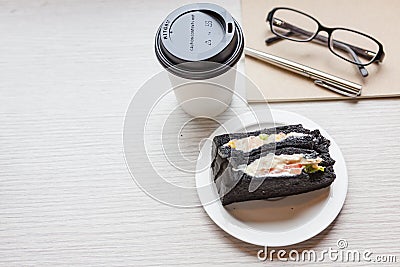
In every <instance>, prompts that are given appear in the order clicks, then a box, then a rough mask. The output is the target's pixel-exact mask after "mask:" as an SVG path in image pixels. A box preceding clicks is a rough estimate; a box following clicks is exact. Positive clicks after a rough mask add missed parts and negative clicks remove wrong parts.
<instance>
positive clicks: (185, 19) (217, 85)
mask: <svg viewBox="0 0 400 267" xmlns="http://www.w3.org/2000/svg"><path fill="white" fill-rule="evenodd" d="M243 47H244V37H243V32H242V30H241V28H240V26H239V24H238V22H237V21H236V20H235V19H234V18H233V17H232V16H231V14H229V12H228V11H227V10H225V9H224V8H222V7H220V6H218V5H215V4H209V3H199V4H189V5H185V6H182V7H180V8H178V9H176V10H174V11H173V12H172V13H170V14H169V15H168V16H167V17H166V19H165V20H164V21H163V23H162V24H161V25H160V27H159V29H158V31H157V33H156V37H155V53H156V56H157V59H158V61H159V62H160V64H161V65H162V66H163V67H164V68H165V69H166V70H167V71H168V75H169V79H170V81H171V85H172V88H173V91H174V93H175V96H176V99H177V101H178V104H179V105H180V106H181V108H182V109H183V110H184V111H185V112H186V113H188V114H190V115H192V116H195V117H199V116H201V117H216V116H218V115H219V114H221V113H222V112H224V111H225V110H226V109H227V108H228V107H229V105H230V103H231V101H232V97H233V94H234V90H235V82H236V81H235V80H236V69H235V65H236V63H237V62H238V60H239V59H240V57H241V55H242V53H243Z"/></svg>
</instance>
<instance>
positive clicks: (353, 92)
mask: <svg viewBox="0 0 400 267" xmlns="http://www.w3.org/2000/svg"><path fill="white" fill-rule="evenodd" d="M314 83H315V84H316V85H319V86H321V87H324V88H326V89H328V90H331V91H333V92H336V93H338V94H341V95H344V96H348V97H357V96H360V95H361V89H360V90H358V89H356V88H348V87H344V86H341V85H339V84H334V83H330V82H327V81H321V80H314Z"/></svg>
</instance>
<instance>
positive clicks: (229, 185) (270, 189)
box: [215, 148, 336, 205]
mask: <svg viewBox="0 0 400 267" xmlns="http://www.w3.org/2000/svg"><path fill="white" fill-rule="evenodd" d="M293 154H304V155H307V156H308V157H320V158H322V162H321V163H320V165H321V166H324V167H325V168H324V170H323V171H316V172H314V173H307V172H306V171H304V169H303V171H301V173H300V174H298V175H288V176H264V177H254V176H251V175H248V174H247V173H246V172H244V171H243V170H241V169H240V168H238V167H239V166H241V165H243V163H245V164H248V163H251V162H253V161H255V160H256V159H258V158H260V157H263V156H265V155H264V154H260V155H255V156H252V157H251V158H247V159H246V158H242V159H239V158H237V159H235V160H233V161H232V162H231V163H230V166H228V167H227V168H225V170H224V171H223V173H220V175H219V177H218V179H217V180H216V181H215V183H216V187H217V190H218V193H219V195H220V198H221V202H222V204H223V205H228V204H231V203H234V202H242V201H249V200H259V199H268V198H274V197H283V196H290V195H297V194H301V193H306V192H310V191H314V190H317V189H321V188H324V187H327V186H329V185H330V184H331V183H332V182H333V181H334V180H335V178H336V175H335V173H334V170H333V164H334V163H335V161H334V160H333V159H332V158H331V157H330V156H329V154H328V153H318V152H316V151H313V150H307V149H299V148H283V149H278V150H277V151H276V153H275V155H293ZM231 164H232V165H231ZM251 179H262V180H261V181H262V183H261V184H260V183H258V184H260V185H259V186H258V187H257V189H255V191H253V192H249V186H250V182H251Z"/></svg>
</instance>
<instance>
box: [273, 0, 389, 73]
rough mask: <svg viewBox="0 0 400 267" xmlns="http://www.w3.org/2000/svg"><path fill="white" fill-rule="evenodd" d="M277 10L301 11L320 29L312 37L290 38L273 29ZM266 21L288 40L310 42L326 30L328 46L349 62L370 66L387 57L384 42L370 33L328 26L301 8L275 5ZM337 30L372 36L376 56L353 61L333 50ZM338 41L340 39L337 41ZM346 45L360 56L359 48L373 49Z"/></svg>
mask: <svg viewBox="0 0 400 267" xmlns="http://www.w3.org/2000/svg"><path fill="white" fill-rule="evenodd" d="M277 10H289V11H293V12H297V13H300V14H302V15H304V16H306V17H308V18H310V19H312V20H313V21H314V22H316V23H317V25H318V29H317V30H316V32H315V33H314V34H313V35H312V36H311V37H309V38H308V39H305V40H298V39H292V38H289V37H288V36H284V35H282V34H277V33H276V32H275V31H274V29H273V22H272V18H273V16H274V14H275V12H276V11H277ZM266 22H267V23H269V25H270V29H271V32H272V33H274V34H275V35H277V36H279V37H281V38H284V39H288V40H291V41H295V42H310V41H312V40H313V39H315V37H316V36H317V35H318V34H319V33H320V32H321V31H323V32H326V33H328V42H327V46H328V48H329V50H330V51H331V52H332V53H333V54H334V55H336V56H338V57H340V58H341V59H343V60H346V61H347V62H350V63H352V64H355V65H358V66H368V65H370V64H372V63H374V62H377V63H381V62H382V61H383V59H384V58H385V52H384V51H383V45H382V43H380V42H379V41H378V40H377V39H375V38H374V37H372V36H370V35H368V34H365V33H362V32H359V31H356V30H353V29H349V28H343V27H333V28H332V27H326V26H324V25H322V24H321V23H320V22H319V21H318V20H317V19H316V18H314V17H312V16H311V15H309V14H306V13H304V12H302V11H299V10H296V9H293V8H289V7H275V8H273V9H272V10H271V11H270V12H268V15H267V18H266ZM293 26H294V25H293ZM335 30H344V31H349V32H353V33H357V34H360V35H362V36H364V37H367V38H370V39H371V40H372V41H374V42H375V43H376V44H378V52H376V54H375V56H374V57H373V58H372V59H371V60H370V61H369V62H367V63H362V62H354V61H351V60H349V59H347V58H345V57H343V56H341V55H339V54H337V53H336V52H335V51H333V49H332V47H331V43H332V41H335V40H334V39H333V40H332V33H333V32H334V31H335ZM337 42H338V41H337ZM339 42H340V41H339ZM345 44H346V43H345ZM346 45H348V46H349V47H350V48H351V49H354V52H355V53H356V54H358V55H359V56H363V55H364V54H363V53H361V54H360V52H357V51H359V50H362V51H364V52H372V51H368V50H366V49H362V48H359V47H356V46H354V45H351V44H346ZM372 53H375V52H372ZM364 56H365V55H364Z"/></svg>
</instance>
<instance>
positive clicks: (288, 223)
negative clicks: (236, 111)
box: [196, 110, 348, 247]
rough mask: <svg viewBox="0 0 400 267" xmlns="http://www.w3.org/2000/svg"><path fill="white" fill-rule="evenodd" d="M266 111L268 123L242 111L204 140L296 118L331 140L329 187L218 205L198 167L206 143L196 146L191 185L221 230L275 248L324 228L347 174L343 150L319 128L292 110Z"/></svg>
mask: <svg viewBox="0 0 400 267" xmlns="http://www.w3.org/2000/svg"><path fill="white" fill-rule="evenodd" d="M271 112H272V117H273V118H274V122H271V121H261V122H257V121H255V119H254V115H252V114H251V113H250V112H249V113H245V114H242V115H240V116H238V117H236V118H233V119H231V120H229V121H227V122H226V123H225V124H224V125H222V126H221V127H219V128H218V129H217V130H216V131H215V132H214V133H213V134H212V135H211V136H210V139H209V140H212V138H213V137H214V136H215V135H219V134H222V133H225V131H226V129H228V131H229V132H240V131H243V130H242V129H243V128H244V127H245V128H246V129H248V130H249V129H250V130H256V128H259V127H260V126H261V127H262V128H265V127H273V126H274V125H276V126H278V125H289V124H300V123H301V124H303V126H304V127H305V128H307V129H310V130H313V129H319V130H320V131H321V133H322V135H323V136H325V137H326V138H328V139H329V140H330V141H331V146H330V149H329V150H330V154H331V157H332V158H333V159H335V160H336V163H335V165H334V170H335V173H336V179H335V181H334V182H333V183H332V184H331V186H330V187H327V188H323V189H320V190H316V191H313V192H309V193H305V194H300V195H295V196H289V197H285V198H281V199H274V200H257V201H248V202H242V203H233V204H230V205H227V206H226V207H223V206H222V204H221V201H220V200H219V198H218V193H217V189H216V187H215V184H214V183H213V177H212V174H211V169H210V167H208V168H206V169H204V168H202V167H201V166H206V165H207V164H208V166H209V165H210V162H211V143H210V142H206V143H205V144H204V145H203V147H202V149H201V151H200V153H201V155H202V156H199V159H198V161H197V172H196V186H197V193H198V195H199V198H200V201H201V203H202V205H203V207H204V209H205V210H206V212H207V214H208V215H209V216H210V218H211V219H212V220H213V221H214V222H215V223H216V224H217V225H218V226H219V227H220V228H221V229H223V230H224V231H225V232H227V233H229V234H230V235H232V236H234V237H236V238H238V239H240V240H243V241H245V242H248V243H251V244H255V245H260V246H277V247H278V246H288V245H292V244H295V243H299V242H302V241H304V240H307V239H309V238H311V237H313V236H315V235H317V234H318V233H320V232H321V231H322V230H324V229H325V228H326V227H328V226H329V224H331V223H332V221H333V220H334V219H335V218H336V216H337V215H338V214H339V212H340V210H341V209H342V206H343V204H344V201H345V198H346V194H347V185H348V177H347V170H346V164H345V161H344V158H343V155H342V153H341V151H340V149H339V147H338V145H337V144H336V143H335V141H334V140H333V139H332V137H331V136H330V135H329V134H328V133H327V132H326V131H325V130H324V129H322V128H321V127H320V126H319V125H318V124H316V123H315V122H313V121H311V120H309V119H307V118H305V117H303V116H300V115H298V114H295V113H292V112H287V111H280V110H272V111H271ZM235 125H236V126H235ZM237 125H240V126H237ZM252 126H254V127H253V128H252ZM235 127H236V128H235ZM205 161H207V162H205ZM207 185H208V186H207ZM210 199H213V200H215V201H210Z"/></svg>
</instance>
